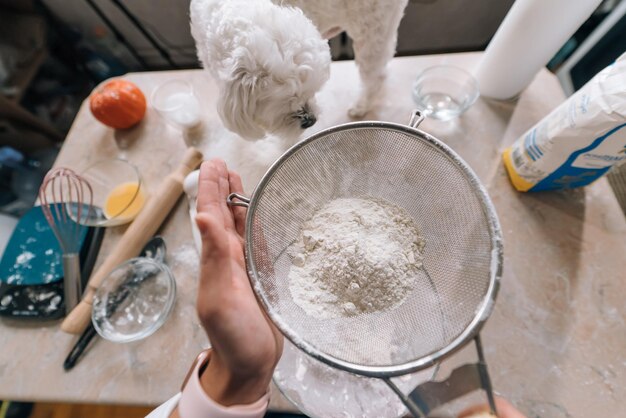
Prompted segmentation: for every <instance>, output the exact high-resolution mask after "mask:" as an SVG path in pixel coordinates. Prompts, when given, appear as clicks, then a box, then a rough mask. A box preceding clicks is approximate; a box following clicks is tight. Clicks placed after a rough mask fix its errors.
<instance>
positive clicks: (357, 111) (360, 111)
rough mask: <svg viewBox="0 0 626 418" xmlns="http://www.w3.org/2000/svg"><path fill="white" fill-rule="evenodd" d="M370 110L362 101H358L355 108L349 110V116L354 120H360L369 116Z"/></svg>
mask: <svg viewBox="0 0 626 418" xmlns="http://www.w3.org/2000/svg"><path fill="white" fill-rule="evenodd" d="M369 110H370V108H369V106H368V105H367V104H366V103H362V102H361V101H358V102H356V103H355V104H354V106H352V107H351V108H350V109H348V116H350V117H351V118H354V119H359V118H362V117H364V116H365V115H366V114H367V112H369Z"/></svg>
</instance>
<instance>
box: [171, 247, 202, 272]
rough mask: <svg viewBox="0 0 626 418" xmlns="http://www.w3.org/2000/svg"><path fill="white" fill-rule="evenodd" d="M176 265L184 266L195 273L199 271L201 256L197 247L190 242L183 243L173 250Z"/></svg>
mask: <svg viewBox="0 0 626 418" xmlns="http://www.w3.org/2000/svg"><path fill="white" fill-rule="evenodd" d="M172 264H173V265H174V266H179V265H180V266H182V267H183V268H185V270H187V271H188V272H189V273H190V274H195V273H196V272H198V271H199V266H200V257H199V256H198V251H197V250H196V247H195V246H193V245H189V244H183V245H181V246H180V247H178V248H177V249H176V250H175V251H174V252H173V263H172Z"/></svg>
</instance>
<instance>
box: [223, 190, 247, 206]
mask: <svg viewBox="0 0 626 418" xmlns="http://www.w3.org/2000/svg"><path fill="white" fill-rule="evenodd" d="M226 203H227V204H228V206H241V207H244V208H246V209H247V208H249V207H250V198H249V197H246V196H244V195H241V194H239V193H231V194H229V195H228V197H227V198H226Z"/></svg>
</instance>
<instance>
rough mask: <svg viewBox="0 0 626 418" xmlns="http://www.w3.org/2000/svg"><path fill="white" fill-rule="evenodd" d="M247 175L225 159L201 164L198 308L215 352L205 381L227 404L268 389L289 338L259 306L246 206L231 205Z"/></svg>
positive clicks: (253, 397)
mask: <svg viewBox="0 0 626 418" xmlns="http://www.w3.org/2000/svg"><path fill="white" fill-rule="evenodd" d="M230 193H243V187H242V184H241V178H240V177H239V176H238V175H237V174H236V173H234V172H232V171H231V172H229V171H228V169H227V167H226V164H225V163H224V162H223V161H221V160H211V161H207V162H204V163H203V164H202V167H201V168H200V178H199V182H198V200H197V211H198V215H197V216H196V223H197V225H198V229H199V231H200V234H201V236H202V254H201V260H200V283H199V287H198V300H197V309H198V316H199V318H200V322H201V323H202V326H203V327H204V329H205V331H206V333H207V335H208V336H209V339H210V340H211V344H212V345H213V351H212V353H211V360H210V362H209V364H208V366H207V368H206V370H205V371H204V373H203V374H202V376H201V378H200V380H201V384H202V386H203V388H204V390H205V391H206V393H207V394H208V395H209V396H210V397H211V398H212V399H213V400H214V401H216V402H218V403H220V404H221V405H224V406H230V405H236V404H248V403H252V402H255V401H257V400H258V399H260V398H261V397H262V396H263V395H264V394H265V393H266V392H267V388H268V385H269V383H270V380H271V377H272V374H273V372H274V368H275V367H276V364H277V363H278V360H279V359H280V355H281V353H282V348H283V337H282V335H281V334H280V332H279V331H278V330H277V329H276V327H275V326H274V324H272V322H271V321H270V320H269V318H268V317H267V316H266V314H265V311H263V309H262V308H261V307H260V306H259V304H258V302H257V300H256V297H255V295H254V293H253V291H252V288H251V287H250V282H249V280H248V275H247V272H246V263H245V259H244V249H243V243H244V230H245V217H246V209H245V208H242V207H232V208H231V207H229V206H228V205H227V204H226V198H227V197H228V195H229V194H230Z"/></svg>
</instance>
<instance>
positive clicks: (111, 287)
mask: <svg viewBox="0 0 626 418" xmlns="http://www.w3.org/2000/svg"><path fill="white" fill-rule="evenodd" d="M175 298H176V281H175V280H174V276H173V275H172V272H171V271H170V269H169V268H168V267H167V266H166V265H165V264H163V263H159V262H156V261H154V260H152V259H149V258H145V257H137V258H132V259H130V260H128V261H126V262H124V263H122V264H120V265H119V266H118V267H116V268H115V269H114V270H113V271H112V272H111V273H110V274H109V275H108V276H107V277H106V278H105V279H104V281H103V282H102V284H101V285H100V287H99V288H98V290H97V291H96V295H95V296H94V300H93V309H92V311H91V320H92V322H93V325H94V328H95V329H96V331H97V332H98V334H100V336H101V337H102V338H104V339H107V340H109V341H113V342H116V343H127V342H131V341H137V340H141V339H143V338H146V337H148V336H150V335H152V334H153V333H154V332H155V331H156V330H158V329H159V328H160V327H161V325H163V324H164V323H165V320H166V319H167V317H168V316H169V314H170V312H171V311H172V308H173V307H174V301H175Z"/></svg>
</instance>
